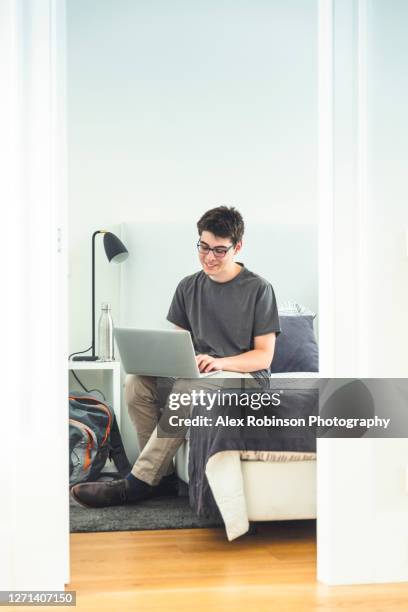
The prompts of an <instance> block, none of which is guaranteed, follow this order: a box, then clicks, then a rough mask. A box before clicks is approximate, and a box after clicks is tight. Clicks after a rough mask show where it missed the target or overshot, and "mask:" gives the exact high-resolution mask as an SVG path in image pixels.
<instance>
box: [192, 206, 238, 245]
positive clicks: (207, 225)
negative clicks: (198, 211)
mask: <svg viewBox="0 0 408 612" xmlns="http://www.w3.org/2000/svg"><path fill="white" fill-rule="evenodd" d="M197 229H198V233H199V235H200V236H201V234H202V233H203V232H211V233H212V234H214V236H219V237H220V238H231V240H232V243H233V245H234V246H235V245H236V244H237V243H238V242H240V240H242V236H243V235H244V229H245V226H244V220H243V218H242V215H241V213H240V212H238V210H237V209H236V208H234V207H233V206H231V208H228V206H217V208H212V209H211V210H207V212H206V213H204V214H203V216H202V217H201V219H200V220H199V221H198V223H197Z"/></svg>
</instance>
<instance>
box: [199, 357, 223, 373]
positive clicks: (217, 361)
mask: <svg viewBox="0 0 408 612" xmlns="http://www.w3.org/2000/svg"><path fill="white" fill-rule="evenodd" d="M222 361H223V360H222V359H221V358H218V357H211V355H196V362H197V365H198V369H199V370H200V372H203V373H204V372H213V371H215V370H222Z"/></svg>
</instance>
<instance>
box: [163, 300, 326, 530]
mask: <svg viewBox="0 0 408 612" xmlns="http://www.w3.org/2000/svg"><path fill="white" fill-rule="evenodd" d="M279 313H280V319H281V327H282V333H281V335H280V336H279V337H278V340H277V344H276V351H275V357H274V362H273V364H272V370H273V372H272V374H271V379H277V381H279V380H281V381H282V382H283V379H291V380H293V379H294V380H297V381H298V384H301V380H302V379H316V378H318V349H317V343H316V340H315V336H314V332H313V320H314V315H313V313H310V311H308V310H307V309H305V308H304V307H302V306H300V305H299V304H296V303H295V302H291V303H285V304H283V305H281V306H280V308H279ZM305 366H306V367H307V371H297V370H300V369H302V367H303V368H305ZM276 370H278V371H276ZM288 370H290V371H288ZM277 381H275V382H277ZM304 383H305V385H306V380H305V381H304ZM279 384H281V383H279ZM312 386H313V385H312ZM175 465H176V472H177V474H178V476H179V478H181V479H182V480H183V481H184V482H186V483H189V480H190V477H189V473H190V474H191V457H190V443H189V440H188V439H187V440H186V442H185V443H184V444H183V445H182V447H181V448H180V449H179V451H178V453H177V455H176V459H175ZM189 468H190V469H189ZM205 477H206V479H207V481H208V484H209V487H210V489H211V492H212V495H213V497H214V500H215V503H216V505H217V506H218V509H219V512H220V514H221V517H222V519H223V522H224V524H225V529H226V535H227V537H228V539H229V540H234V539H235V538H237V537H239V536H241V535H243V534H244V533H246V532H247V531H248V529H249V525H250V522H255V521H274V520H300V519H314V518H316V453H315V452H293V451H262V450H257V451H254V450H252V451H251V450H249V451H248V450H246V451H237V450H226V451H222V452H217V453H216V454H214V455H212V456H211V457H210V458H209V460H208V461H207V462H206V464H205ZM190 499H191V495H190ZM193 506H194V504H193Z"/></svg>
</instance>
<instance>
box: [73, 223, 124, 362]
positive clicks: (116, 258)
mask: <svg viewBox="0 0 408 612" xmlns="http://www.w3.org/2000/svg"><path fill="white" fill-rule="evenodd" d="M97 234H103V246H104V247H105V253H106V257H107V258H108V260H109V261H110V262H111V261H113V262H115V263H122V261H125V259H127V258H128V256H129V253H128V250H127V248H126V247H125V245H124V244H123V242H121V240H119V238H118V237H117V236H115V234H112V233H111V232H107V231H105V230H97V231H96V232H94V233H93V234H92V346H91V347H90V348H89V349H87V351H89V350H90V349H92V355H80V354H79V353H74V355H75V356H74V357H73V359H72V360H73V361H96V360H97V359H98V356H97V355H95V238H96V236H97ZM87 351H84V352H87Z"/></svg>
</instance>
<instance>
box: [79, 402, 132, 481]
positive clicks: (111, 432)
mask: <svg viewBox="0 0 408 612" xmlns="http://www.w3.org/2000/svg"><path fill="white" fill-rule="evenodd" d="M69 454H70V459H69V484H70V486H71V485H74V484H76V483H77V482H84V481H86V480H90V481H92V480H97V479H98V477H99V476H100V474H101V471H102V469H103V467H104V466H105V463H106V460H107V459H108V458H109V459H111V460H113V462H114V464H115V466H116V469H117V470H118V472H119V476H118V477H124V476H126V475H127V474H128V473H129V472H130V470H131V467H132V466H131V465H130V463H129V461H128V458H127V456H126V452H125V449H124V446H123V442H122V438H121V435H120V432H119V428H118V424H117V421H116V417H115V414H114V412H113V410H112V408H111V407H110V406H109V404H107V403H106V402H105V401H102V400H100V399H99V398H98V397H97V396H96V395H90V394H89V393H87V394H81V393H76V392H75V393H71V394H70V395H69ZM111 475H113V474H111Z"/></svg>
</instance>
